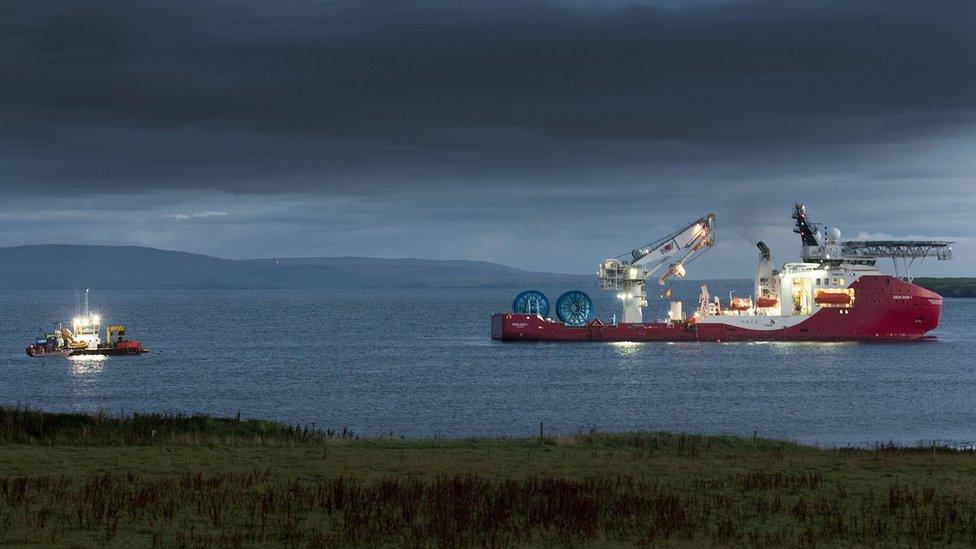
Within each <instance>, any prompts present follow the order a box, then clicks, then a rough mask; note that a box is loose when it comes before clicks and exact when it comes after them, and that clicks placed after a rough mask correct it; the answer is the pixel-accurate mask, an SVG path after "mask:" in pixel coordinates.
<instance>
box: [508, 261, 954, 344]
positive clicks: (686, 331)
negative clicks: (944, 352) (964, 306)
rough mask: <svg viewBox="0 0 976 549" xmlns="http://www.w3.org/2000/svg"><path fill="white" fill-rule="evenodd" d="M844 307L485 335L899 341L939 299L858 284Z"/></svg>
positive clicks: (514, 327) (883, 281) (888, 280)
mask: <svg viewBox="0 0 976 549" xmlns="http://www.w3.org/2000/svg"><path fill="white" fill-rule="evenodd" d="M851 288H853V289H854V291H855V295H856V298H855V300H854V303H853V304H852V306H850V307H830V308H822V309H820V310H818V311H816V312H815V313H813V314H811V315H806V316H766V315H714V316H707V317H704V318H703V319H701V320H700V321H698V322H693V323H686V322H667V323H665V322H656V323H643V324H617V325H605V324H603V323H601V322H599V321H594V322H591V323H590V324H588V325H586V326H579V327H575V326H566V325H564V324H562V323H559V322H553V321H550V320H546V319H544V318H542V317H541V316H539V315H536V314H531V315H530V314H515V313H498V314H495V315H493V316H492V319H491V335H492V338H493V339H497V340H501V341H567V342H568V341H601V342H616V341H637V342H640V341H905V340H917V339H921V338H924V337H925V336H926V334H928V332H930V331H932V330H934V329H935V328H936V327H937V326H938V324H939V317H940V315H941V312H942V297H941V296H939V295H938V294H936V293H935V292H931V291H929V290H926V289H924V288H921V287H919V286H915V285H913V284H910V283H908V282H904V281H902V280H898V279H896V278H893V277H890V276H885V275H878V276H864V277H861V278H859V279H858V280H857V281H855V282H854V283H853V284H851Z"/></svg>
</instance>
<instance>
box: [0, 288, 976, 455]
mask: <svg viewBox="0 0 976 549" xmlns="http://www.w3.org/2000/svg"><path fill="white" fill-rule="evenodd" d="M732 284H733V283H728V282H727V283H724V284H718V285H716V287H715V290H718V291H717V292H715V293H718V294H719V295H725V299H727V293H728V290H729V289H730V287H731V285H732ZM738 287H739V288H740V289H741V291H740V293H741V294H743V295H745V294H747V293H748V285H747V283H741V284H738ZM542 289H543V290H545V291H546V293H547V294H548V295H549V297H550V299H551V300H552V301H553V302H554V301H555V298H556V297H557V296H558V294H559V293H560V292H561V291H563V290H566V289H568V288H542ZM517 290H518V289H517V288H512V289H499V290H484V289H478V290H380V291H375V290H362V291H342V292H339V293H336V292H325V291H312V292H309V291H294V290H267V291H263V290H225V291H212V290H207V291H203V290H201V291H116V292H108V291H104V292H95V293H93V296H92V299H93V303H96V304H97V305H98V310H99V311H100V312H101V313H102V317H103V318H104V319H106V320H110V321H112V322H120V323H124V324H126V325H128V327H129V336H130V337H132V338H134V339H139V340H141V341H142V342H143V343H144V344H145V345H146V346H148V347H150V348H151V349H152V352H151V353H150V354H148V355H144V356H142V357H112V358H108V359H105V360H101V361H93V360H68V359H64V358H56V359H30V358H28V357H27V356H26V355H25V354H24V351H23V349H24V347H25V346H26V344H27V343H28V342H29V341H30V340H32V339H33V338H34V337H35V335H36V334H37V333H38V330H39V328H40V327H45V328H46V327H47V326H49V325H50V322H51V321H52V320H56V319H64V320H67V319H68V317H70V316H71V315H72V314H73V312H74V308H75V296H74V292H0V314H2V319H3V322H2V324H0V402H2V403H6V404H21V405H28V406H31V407H37V408H42V409H46V410H84V411H92V410H96V409H100V408H101V409H107V410H109V411H111V412H133V411H149V410H154V411H173V412H176V411H182V412H187V413H197V412H203V413H209V414H218V415H233V414H236V413H238V412H240V413H241V415H242V416H245V417H260V418H270V419H276V420H281V421H286V422H290V423H303V424H308V423H312V422H314V423H315V424H316V426H319V427H342V426H348V427H350V428H351V429H352V430H353V431H354V432H356V433H358V434H363V435H370V434H389V433H390V432H393V433H395V434H397V435H405V436H449V437H460V436H479V435H514V436H526V435H531V434H532V433H534V432H537V429H538V423H539V421H544V422H545V425H546V429H547V431H554V432H561V433H571V432H574V431H577V430H579V429H589V428H591V427H595V428H597V429H600V430H607V431H620V430H639V429H643V430H671V431H684V432H695V433H711V434H719V433H722V434H741V435H751V434H752V433H753V431H758V432H759V434H760V435H762V436H767V437H774V438H783V439H792V440H797V441H802V442H811V443H817V444H823V445H855V444H871V443H874V442H881V441H895V442H900V443H915V442H917V441H920V440H925V441H931V440H938V441H942V442H945V443H951V444H961V445H968V444H973V443H976V330H974V326H976V300H965V299H947V300H946V302H945V307H944V309H943V316H942V324H941V326H940V327H939V329H938V330H937V331H936V332H935V335H936V336H938V340H936V341H924V342H916V343H898V344H856V343H844V344H821V343H817V344H812V343H752V344H749V343H724V344H717V343H682V344H663V343H646V344H596V343H593V344H589V343H586V344H511V343H508V344H506V343H499V342H495V341H492V340H491V339H490V334H489V332H490V329H489V315H490V314H491V313H492V312H494V311H503V310H508V309H509V308H510V307H511V300H512V298H513V297H514V295H515V293H516V291H517ZM696 290H697V288H696V286H694V285H693V284H689V283H686V284H685V286H683V287H681V288H679V291H678V292H677V294H679V295H681V296H682V297H683V298H684V299H685V308H686V309H689V308H691V307H692V304H693V301H692V300H693V299H694V295H695V291H696ZM591 295H593V296H594V298H596V299H597V311H598V315H599V316H601V317H603V318H609V317H610V314H612V313H613V312H616V308H615V307H613V303H612V301H611V298H610V297H609V296H607V295H597V294H596V292H591ZM664 310H665V305H664V303H663V302H661V301H658V300H656V299H653V298H652V307H651V313H650V314H649V315H648V316H649V317H652V318H658V317H660V316H662V315H663V311H664Z"/></svg>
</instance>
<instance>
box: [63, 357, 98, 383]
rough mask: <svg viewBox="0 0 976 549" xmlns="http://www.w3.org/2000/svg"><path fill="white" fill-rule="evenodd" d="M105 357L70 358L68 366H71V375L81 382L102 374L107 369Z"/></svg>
mask: <svg viewBox="0 0 976 549" xmlns="http://www.w3.org/2000/svg"><path fill="white" fill-rule="evenodd" d="M106 360H108V357H107V356H105V355H81V356H69V357H68V364H69V365H70V366H71V375H72V376H74V377H75V378H78V379H79V380H90V379H92V378H94V377H95V376H97V375H98V374H100V373H102V370H104V369H105V361H106Z"/></svg>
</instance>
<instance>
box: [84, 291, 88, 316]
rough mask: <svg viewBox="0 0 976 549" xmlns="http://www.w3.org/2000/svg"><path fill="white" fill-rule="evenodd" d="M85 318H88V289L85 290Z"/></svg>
mask: <svg viewBox="0 0 976 549" xmlns="http://www.w3.org/2000/svg"><path fill="white" fill-rule="evenodd" d="M85 316H88V288H85Z"/></svg>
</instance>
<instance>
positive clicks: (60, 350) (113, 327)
mask: <svg viewBox="0 0 976 549" xmlns="http://www.w3.org/2000/svg"><path fill="white" fill-rule="evenodd" d="M148 352H149V349H147V348H145V347H143V346H142V344H141V343H139V342H138V341H136V340H134V339H126V338H125V326H123V325H121V324H109V325H108V326H106V327H105V340H104V341H103V340H102V339H101V318H100V317H99V316H98V315H97V314H95V313H93V312H91V311H90V310H89V308H88V290H85V313H84V314H83V315H79V316H76V317H75V318H74V319H73V320H72V322H71V328H70V329H69V328H67V327H65V326H64V325H63V324H62V323H61V322H57V323H55V325H54V331H52V332H48V333H46V334H44V336H43V337H38V338H37V339H35V340H34V343H32V344H30V345H28V346H27V356H30V357H50V356H63V357H70V356H86V355H89V356H90V355H106V356H108V355H141V354H143V353H148Z"/></svg>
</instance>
